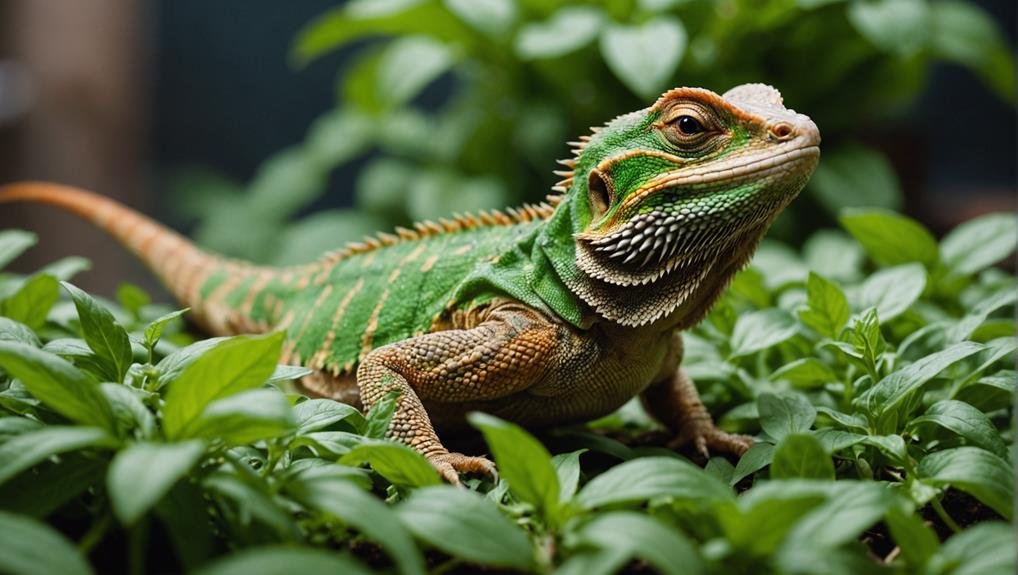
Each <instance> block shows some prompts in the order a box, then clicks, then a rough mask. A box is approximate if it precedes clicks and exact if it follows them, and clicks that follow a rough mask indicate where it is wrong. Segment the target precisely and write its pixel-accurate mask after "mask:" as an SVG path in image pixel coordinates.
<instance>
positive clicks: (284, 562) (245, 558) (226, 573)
mask: <svg viewBox="0 0 1018 575" xmlns="http://www.w3.org/2000/svg"><path fill="white" fill-rule="evenodd" d="M194 573H195V575H250V574H251V573H258V574H259V575H293V573H301V574H304V575H315V574H322V575H324V574H326V573H343V574H348V575H370V573H371V572H370V571H368V569H367V568H366V567H364V566H363V565H361V564H360V563H358V562H357V561H355V560H354V559H351V558H350V557H347V556H346V555H345V554H341V553H336V552H335V551H326V550H324V549H312V548H307V547H299V548H296V547H283V546H282V545H275V546H274V545H268V546H263V547H255V548H252V549H246V550H243V551H239V552H234V553H232V554H230V555H228V556H226V557H223V558H221V559H219V560H217V561H215V562H213V563H212V564H210V565H207V566H205V567H203V568H201V569H199V570H197V571H194Z"/></svg>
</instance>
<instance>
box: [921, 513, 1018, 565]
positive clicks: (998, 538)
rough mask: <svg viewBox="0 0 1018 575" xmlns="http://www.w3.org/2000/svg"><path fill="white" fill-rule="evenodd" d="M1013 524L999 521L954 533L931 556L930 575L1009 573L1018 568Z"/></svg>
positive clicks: (980, 524)
mask: <svg viewBox="0 0 1018 575" xmlns="http://www.w3.org/2000/svg"><path fill="white" fill-rule="evenodd" d="M1015 547H1016V545H1015V537H1014V526H1013V525H1008V524H1006V523H1002V522H999V521H987V522H985V523H979V524H978V525H973V526H971V527H969V528H968V529H966V530H964V531H962V532H961V533H956V534H954V535H953V536H952V537H951V538H950V539H948V540H947V542H946V543H944V545H943V546H942V547H941V548H940V551H939V552H938V553H937V554H936V555H934V556H933V557H932V558H931V560H930V568H929V569H928V570H927V572H928V573H931V574H933V575H946V574H950V575H1012V574H1013V573H1014V572H1015V571H1016V570H1018V553H1016V552H1015V551H1016V549H1015Z"/></svg>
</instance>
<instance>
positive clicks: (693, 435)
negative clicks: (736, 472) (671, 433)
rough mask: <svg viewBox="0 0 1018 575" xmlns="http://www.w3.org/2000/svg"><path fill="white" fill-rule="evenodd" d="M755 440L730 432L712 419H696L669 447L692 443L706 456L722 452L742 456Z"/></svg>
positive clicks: (684, 428)
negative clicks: (719, 426)
mask: <svg viewBox="0 0 1018 575" xmlns="http://www.w3.org/2000/svg"><path fill="white" fill-rule="evenodd" d="M754 443H755V441H754V440H753V438H752V437H749V436H748V435H739V434H736V433H728V432H725V431H722V430H720V429H718V428H717V427H715V426H714V424H713V423H711V422H710V421H700V420H698V421H694V422H690V424H688V425H686V426H684V427H683V428H682V430H681V431H679V433H678V435H676V436H675V439H673V440H672V441H671V442H669V443H668V447H671V448H673V449H674V448H677V447H682V446H684V445H689V444H692V445H693V447H695V448H696V451H697V452H699V453H700V454H701V455H703V456H704V457H710V453H711V452H712V451H713V452H715V453H722V454H728V455H735V456H741V455H742V454H743V453H746V451H748V450H749V448H750V447H752V446H753V444H754Z"/></svg>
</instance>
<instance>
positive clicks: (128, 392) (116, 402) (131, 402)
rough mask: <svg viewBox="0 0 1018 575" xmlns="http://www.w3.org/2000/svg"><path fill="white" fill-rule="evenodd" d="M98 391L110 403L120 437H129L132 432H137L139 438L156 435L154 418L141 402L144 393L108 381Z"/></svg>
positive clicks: (101, 384)
mask: <svg viewBox="0 0 1018 575" xmlns="http://www.w3.org/2000/svg"><path fill="white" fill-rule="evenodd" d="M99 389H100V390H101V391H102V393H103V395H104V396H106V401H108V402H109V403H110V408H111V409H112V410H113V415H114V416H115V417H116V419H117V422H118V424H119V425H118V428H119V429H120V431H121V433H120V435H121V436H126V435H129V434H131V432H132V431H134V430H137V433H136V436H139V437H144V438H148V437H154V436H155V435H156V432H157V429H156V418H155V416H154V415H152V412H151V411H149V409H148V407H146V406H145V404H144V402H143V400H142V397H143V394H145V393H146V392H145V391H142V390H139V389H135V388H133V387H130V386H127V385H121V384H119V383H111V382H108V381H107V382H103V383H100V384H99Z"/></svg>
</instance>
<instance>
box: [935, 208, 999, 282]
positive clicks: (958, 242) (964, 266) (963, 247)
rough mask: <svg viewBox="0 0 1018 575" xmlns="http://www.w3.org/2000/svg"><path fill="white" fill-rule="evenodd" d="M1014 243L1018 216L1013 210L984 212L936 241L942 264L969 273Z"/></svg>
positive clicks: (982, 267)
mask: <svg viewBox="0 0 1018 575" xmlns="http://www.w3.org/2000/svg"><path fill="white" fill-rule="evenodd" d="M1016 246H1018V219H1016V218H1015V215H1014V214H1004V213H999V214H987V215H985V216H982V217H978V218H975V219H972V220H969V221H967V222H965V223H963V224H961V225H959V226H958V227H956V228H954V229H953V230H951V232H950V233H948V234H947V235H946V236H944V239H943V241H941V242H940V255H941V258H942V259H943V261H944V265H946V266H947V267H948V268H950V269H951V270H953V271H954V272H956V273H959V274H963V275H969V274H974V273H976V272H978V271H981V270H983V269H985V268H988V267H990V266H992V265H993V264H995V263H997V262H999V261H1001V260H1003V259H1005V258H1007V257H1008V256H1010V255H1012V254H1014V250H1015V247H1016Z"/></svg>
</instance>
